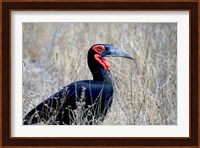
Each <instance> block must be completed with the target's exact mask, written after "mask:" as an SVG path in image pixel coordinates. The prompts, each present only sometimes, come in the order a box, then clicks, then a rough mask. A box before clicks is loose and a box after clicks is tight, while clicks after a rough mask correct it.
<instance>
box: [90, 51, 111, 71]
mask: <svg viewBox="0 0 200 148" xmlns="http://www.w3.org/2000/svg"><path fill="white" fill-rule="evenodd" d="M94 58H95V59H96V60H97V62H99V64H101V65H102V66H103V67H104V68H105V69H106V70H110V64H109V63H108V61H107V60H106V59H105V58H103V57H102V56H100V55H99V54H95V55H94Z"/></svg>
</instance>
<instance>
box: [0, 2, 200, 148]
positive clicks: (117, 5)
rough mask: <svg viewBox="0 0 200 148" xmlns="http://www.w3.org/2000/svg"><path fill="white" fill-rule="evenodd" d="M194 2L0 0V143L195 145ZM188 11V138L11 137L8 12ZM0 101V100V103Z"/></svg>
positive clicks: (196, 18)
mask: <svg viewBox="0 0 200 148" xmlns="http://www.w3.org/2000/svg"><path fill="white" fill-rule="evenodd" d="M198 5H199V4H198V2H84V1H81V2H3V3H2V99H1V102H2V106H1V107H2V117H1V119H2V125H1V126H2V146H198V122H199V120H198V22H197V20H198ZM29 10H33V11H59V10H62V11H67V10H68V11H69V10H71V11H79V10H81V11H88V10H95V11H96V10H98V11H102V10H103V11H108V10H109V11H119V10H120V11H136V10H139V11H147V10H148V11H174V12H176V11H189V13H190V28H189V32H190V35H189V37H190V38H189V40H190V41H189V42H190V49H189V61H190V62H189V70H190V72H189V76H190V77H189V89H190V90H189V99H190V100H189V112H190V114H189V121H190V122H189V123H190V125H189V127H190V128H189V134H190V136H189V138H184V137H11V132H12V127H11V114H12V113H11V96H12V94H11V93H12V91H11V86H12V79H11V73H12V69H11V64H12V59H11V50H12V49H11V33H10V32H11V12H12V11H24V13H25V12H26V11H29ZM0 104H1V103H0Z"/></svg>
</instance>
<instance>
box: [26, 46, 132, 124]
mask: <svg viewBox="0 0 200 148" xmlns="http://www.w3.org/2000/svg"><path fill="white" fill-rule="evenodd" d="M105 57H123V58H127V59H131V60H133V58H132V57H131V56H130V55H129V54H128V53H127V52H125V51H123V50H121V49H119V48H117V47H115V46H114V45H113V44H94V45H93V46H91V48H90V49H89V50H88V55H87V62H88V67H89V69H90V72H91V73H92V76H93V80H80V81H75V82H72V83H71V84H69V85H67V86H64V87H63V88H62V89H61V90H60V91H58V92H57V93H54V94H53V95H51V96H50V97H48V98H47V99H45V100H44V101H42V102H41V103H39V104H38V105H37V106H36V107H34V108H33V109H32V110H31V111H29V112H28V113H27V114H26V115H25V117H24V118H23V125H32V124H39V123H41V122H43V123H45V124H53V125H81V124H84V125H98V124H101V123H102V122H103V121H104V119H105V117H106V115H107V112H108V110H109V109H110V108H111V106H112V102H113V94H114V86H113V80H112V76H111V72H110V64H109V62H108V61H107V60H106V58H105Z"/></svg>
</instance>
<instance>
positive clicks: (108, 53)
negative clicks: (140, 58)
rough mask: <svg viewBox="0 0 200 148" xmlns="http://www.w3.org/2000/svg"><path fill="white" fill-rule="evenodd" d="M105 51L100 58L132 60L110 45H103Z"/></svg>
mask: <svg viewBox="0 0 200 148" xmlns="http://www.w3.org/2000/svg"><path fill="white" fill-rule="evenodd" d="M104 46H105V48H106V50H105V51H104V52H103V53H102V54H101V56H102V57H123V58H128V59H131V60H133V58H132V57H131V56H130V55H129V54H128V53H127V52H125V51H123V50H121V49H119V48H116V47H114V46H113V45H110V44H105V45H104Z"/></svg>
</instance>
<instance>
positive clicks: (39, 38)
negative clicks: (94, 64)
mask: <svg viewBox="0 0 200 148" xmlns="http://www.w3.org/2000/svg"><path fill="white" fill-rule="evenodd" d="M97 43H109V44H114V45H115V46H116V47H118V48H121V49H123V50H124V51H126V52H128V53H129V54H130V55H131V56H132V57H134V59H135V60H134V61H131V60H127V59H123V58H117V57H115V58H114V57H113V58H107V60H108V61H109V63H110V64H111V74H112V76H113V79H114V83H115V96H114V102H113V105H112V108H111V110H110V111H109V113H108V115H107V117H106V119H105V120H104V122H103V124H104V125H177V24H176V23H103V22H100V23H23V117H24V115H25V114H26V113H27V112H28V111H30V110H31V109H32V108H33V107H35V105H37V104H38V103H40V102H41V101H43V100H44V99H46V98H47V97H49V96H50V95H52V94H53V93H55V92H57V91H59V90H60V89H62V87H64V86H66V85H68V84H69V83H71V82H74V81H77V80H84V79H92V75H91V73H90V71H89V68H88V66H87V52H88V50H89V48H90V47H91V46H92V45H93V44H97Z"/></svg>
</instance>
